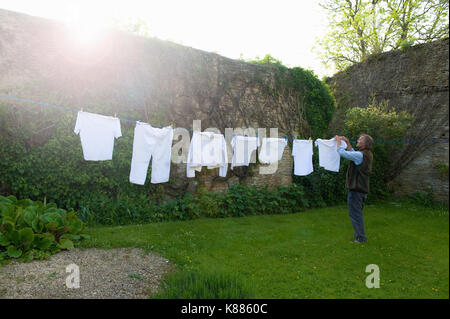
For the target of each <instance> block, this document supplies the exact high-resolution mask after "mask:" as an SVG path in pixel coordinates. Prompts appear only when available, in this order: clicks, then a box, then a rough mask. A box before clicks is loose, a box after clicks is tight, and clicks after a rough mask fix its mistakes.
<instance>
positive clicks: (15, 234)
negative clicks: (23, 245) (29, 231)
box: [9, 230, 20, 246]
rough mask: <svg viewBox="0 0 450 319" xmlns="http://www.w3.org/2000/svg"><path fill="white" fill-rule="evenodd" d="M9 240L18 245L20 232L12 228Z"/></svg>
mask: <svg viewBox="0 0 450 319" xmlns="http://www.w3.org/2000/svg"><path fill="white" fill-rule="evenodd" d="M9 240H11V241H12V242H13V244H14V245H16V246H19V245H20V234H19V232H18V231H17V230H13V231H12V232H11V234H10V235H9Z"/></svg>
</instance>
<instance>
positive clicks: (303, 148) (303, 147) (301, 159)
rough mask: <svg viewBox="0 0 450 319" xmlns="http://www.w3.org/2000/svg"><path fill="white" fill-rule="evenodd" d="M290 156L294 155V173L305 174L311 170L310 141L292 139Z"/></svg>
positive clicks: (311, 146)
mask: <svg viewBox="0 0 450 319" xmlns="http://www.w3.org/2000/svg"><path fill="white" fill-rule="evenodd" d="M292 156H293V157H294V175H298V176H305V175H308V174H311V173H312V172H313V170H314V168H313V162H312V156H313V142H312V141H309V140H294V141H293V143H292Z"/></svg>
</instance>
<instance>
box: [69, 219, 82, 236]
mask: <svg viewBox="0 0 450 319" xmlns="http://www.w3.org/2000/svg"><path fill="white" fill-rule="evenodd" d="M68 230H69V232H70V233H71V234H78V233H80V232H81V231H82V230H83V222H82V221H81V220H75V221H73V222H72V223H71V224H70V225H69V226H68Z"/></svg>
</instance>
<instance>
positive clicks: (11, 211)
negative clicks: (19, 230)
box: [0, 203, 16, 218]
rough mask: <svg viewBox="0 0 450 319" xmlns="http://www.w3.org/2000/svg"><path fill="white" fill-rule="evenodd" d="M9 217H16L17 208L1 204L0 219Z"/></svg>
mask: <svg viewBox="0 0 450 319" xmlns="http://www.w3.org/2000/svg"><path fill="white" fill-rule="evenodd" d="M1 216H3V217H5V216H9V217H11V218H15V217H16V207H15V206H14V205H12V204H5V203H0V217H1Z"/></svg>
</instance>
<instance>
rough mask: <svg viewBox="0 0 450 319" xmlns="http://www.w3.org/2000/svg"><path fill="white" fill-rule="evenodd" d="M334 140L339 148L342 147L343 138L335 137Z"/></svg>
mask: <svg viewBox="0 0 450 319" xmlns="http://www.w3.org/2000/svg"><path fill="white" fill-rule="evenodd" d="M334 139H335V140H336V141H337V147H339V146H341V136H339V135H335V136H334Z"/></svg>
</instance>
